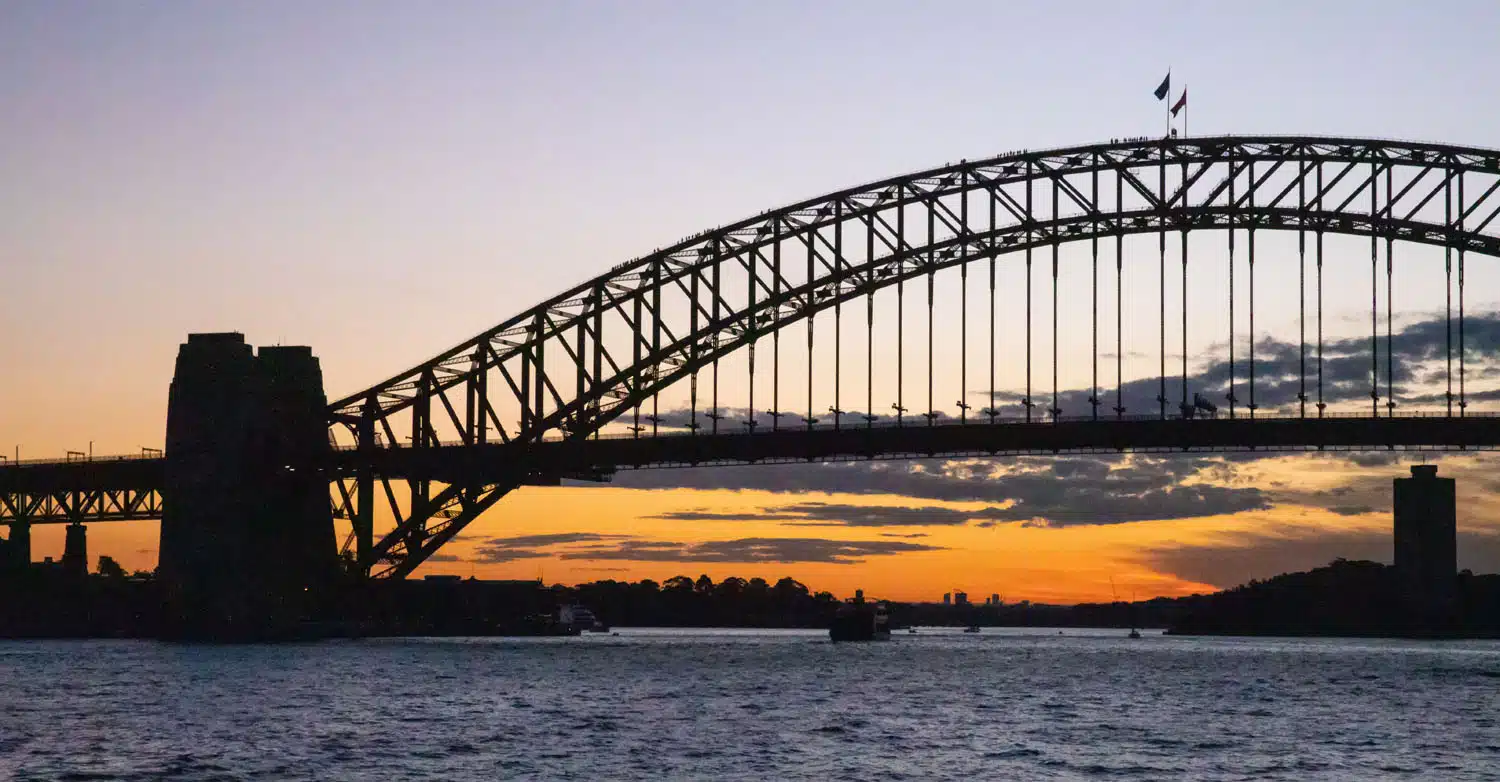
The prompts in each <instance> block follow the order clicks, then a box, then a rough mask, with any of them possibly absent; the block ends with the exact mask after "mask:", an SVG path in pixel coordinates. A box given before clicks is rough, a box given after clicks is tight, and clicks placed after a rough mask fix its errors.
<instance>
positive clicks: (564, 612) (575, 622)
mask: <svg viewBox="0 0 1500 782" xmlns="http://www.w3.org/2000/svg"><path fill="white" fill-rule="evenodd" d="M557 624H558V625H559V626H560V627H564V628H567V629H568V630H569V631H570V634H571V635H578V634H580V633H585V632H588V633H607V632H609V625H607V624H604V623H603V622H601V621H599V618H598V617H597V616H594V612H593V611H590V610H589V609H587V608H585V607H583V606H581V605H565V606H561V607H559V608H558V609H557Z"/></svg>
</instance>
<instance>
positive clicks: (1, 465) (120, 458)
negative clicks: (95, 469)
mask: <svg viewBox="0 0 1500 782" xmlns="http://www.w3.org/2000/svg"><path fill="white" fill-rule="evenodd" d="M160 458H162V454H161V453H160V452H154V453H133V454H114V455H104V456H84V457H82V458H79V457H72V458H62V459H59V458H57V457H55V456H41V457H37V458H35V459H21V460H20V461H16V460H15V459H0V470H3V469H5V468H7V467H30V466H34V465H47V464H99V463H103V462H140V461H149V460H151V459H160Z"/></svg>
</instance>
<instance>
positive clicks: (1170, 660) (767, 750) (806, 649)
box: [0, 628, 1500, 780]
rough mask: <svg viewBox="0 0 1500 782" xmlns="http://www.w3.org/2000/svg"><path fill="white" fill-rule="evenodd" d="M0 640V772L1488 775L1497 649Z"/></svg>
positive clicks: (1041, 639)
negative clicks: (200, 643) (245, 643)
mask: <svg viewBox="0 0 1500 782" xmlns="http://www.w3.org/2000/svg"><path fill="white" fill-rule="evenodd" d="M618 633H619V634H618V635H604V634H594V635H585V636H583V637H578V638H530V639H518V638H510V639H495V638H485V639H401V640H365V641H338V642H325V643H312V644H305V645H280V646H193V645H174V644H164V643H152V642H140V641H58V642H7V643H0V779H17V780H31V779H36V780H54V779H57V780H69V779H71V780H85V779H87V780H95V779H121V780H159V779H163V780H218V779H226V780H228V779H275V780H295V779H307V780H313V779H316V780H344V779H348V780H355V779H360V780H363V779H442V780H463V779H485V780H488V779H534V778H547V777H566V778H574V779H818V780H824V779H848V780H868V779H974V778H984V779H1125V780H1134V779H1139V780H1154V779H1162V778H1168V777H1172V778H1191V779H1210V780H1231V779H1232V780H1283V779H1284V780H1305V779H1349V780H1356V779H1357V780H1366V779H1380V778H1399V779H1442V780H1493V779H1500V643H1496V642H1416V641H1371V640H1328V639H1226V638H1211V639H1210V638H1175V637H1165V636H1161V635H1159V634H1157V633H1155V632H1148V633H1147V634H1146V636H1145V637H1144V638H1142V639H1140V640H1129V639H1127V638H1125V637H1124V636H1125V633H1124V631H1123V630H1105V631H1084V630H1072V629H1070V630H1063V631H1061V632H1059V631H1058V630H1038V629H1029V630H1018V629H1011V630H995V629H986V630H985V631H984V632H981V633H978V634H963V633H961V632H959V631H958V630H956V629H953V630H938V629H923V630H921V631H920V632H919V633H918V634H917V635H907V634H904V633H898V634H897V635H896V637H895V638H893V639H892V640H891V641H889V642H883V643H867V644H837V645H835V644H831V643H829V642H828V641H827V634H826V633H818V632H808V631H764V630H754V631H736V630H717V631H716V630H651V629H630V628H624V629H619V631H618Z"/></svg>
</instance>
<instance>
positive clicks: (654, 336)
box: [650, 258, 662, 437]
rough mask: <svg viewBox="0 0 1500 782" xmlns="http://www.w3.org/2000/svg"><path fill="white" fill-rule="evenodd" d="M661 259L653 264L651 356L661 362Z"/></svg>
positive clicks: (655, 407)
mask: <svg viewBox="0 0 1500 782" xmlns="http://www.w3.org/2000/svg"><path fill="white" fill-rule="evenodd" d="M661 266H662V263H661V259H659V258H658V259H657V260H654V261H652V262H651V355H652V356H655V357H656V360H657V361H658V362H659V361H661ZM656 380H657V378H656V377H655V376H654V374H653V377H652V385H653V388H652V390H651V418H650V421H651V436H652V437H656V436H657V435H658V434H660V432H659V431H658V429H659V427H660V425H661V386H660V384H659V383H657V382H656Z"/></svg>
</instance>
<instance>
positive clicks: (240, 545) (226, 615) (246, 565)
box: [160, 334, 338, 639]
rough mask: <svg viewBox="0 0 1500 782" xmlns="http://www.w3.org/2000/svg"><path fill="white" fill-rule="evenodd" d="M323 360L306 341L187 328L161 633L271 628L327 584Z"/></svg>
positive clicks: (178, 379) (164, 544)
mask: <svg viewBox="0 0 1500 782" xmlns="http://www.w3.org/2000/svg"><path fill="white" fill-rule="evenodd" d="M326 405H327V401H326V398H325V397H324V395H323V378H322V371H321V369H320V368H319V366H318V360H317V359H316V358H315V357H314V356H313V355H312V351H311V350H310V349H308V348H305V347H275V348H262V349H261V350H260V355H258V356H257V355H254V354H253V353H252V351H251V348H250V346H249V345H247V344H245V341H244V337H243V336H241V335H239V334H193V335H190V336H189V337H188V341H187V343H186V344H184V345H182V348H181V350H180V351H179V352H178V355H177V369H176V374H175V376H174V377H173V380H172V389H171V393H170V396H169V401H168V405H167V462H166V465H165V469H166V474H165V481H164V489H165V495H166V497H167V503H166V508H165V513H164V514H163V517H162V525H161V563H160V568H161V577H162V581H163V584H164V586H166V588H167V595H168V626H167V628H166V632H167V633H168V634H169V635H174V636H179V637H189V638H192V637H201V638H230V639H232V638H239V637H246V638H253V637H267V636H275V635H277V634H279V633H282V632H286V631H289V630H291V629H292V627H293V625H295V624H296V623H297V622H298V621H299V620H302V619H305V618H307V616H308V614H309V612H310V611H312V610H313V609H314V607H315V605H316V601H317V600H318V599H319V598H322V597H323V596H324V595H325V593H326V592H327V591H328V590H329V589H331V588H332V587H333V586H334V579H335V577H336V573H337V567H338V565H337V549H336V548H335V545H334V535H333V514H332V508H331V505H330V503H329V497H328V483H327V476H326V475H325V473H324V472H323V467H324V465H325V464H326V457H327V454H328V449H329V445H328V434H327V424H326V423H325V407H326Z"/></svg>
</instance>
